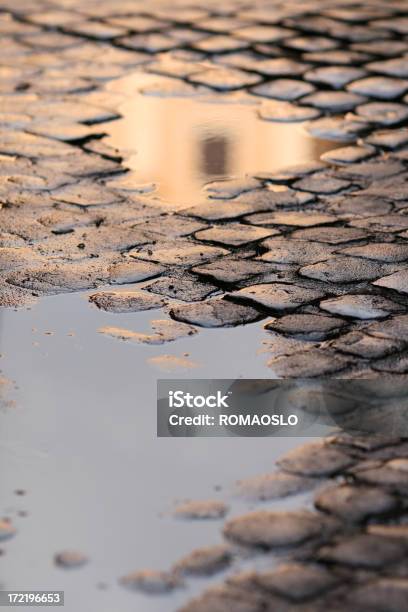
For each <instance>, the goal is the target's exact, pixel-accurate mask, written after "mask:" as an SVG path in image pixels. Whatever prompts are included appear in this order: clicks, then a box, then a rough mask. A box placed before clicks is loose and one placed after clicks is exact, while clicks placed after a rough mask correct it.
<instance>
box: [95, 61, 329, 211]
mask: <svg viewBox="0 0 408 612" xmlns="http://www.w3.org/2000/svg"><path fill="white" fill-rule="evenodd" d="M169 84H170V87H169ZM172 87H173V88H174V92H173V93H172V94H171V95H170V94H169V89H170V92H171V91H172ZM110 89H112V90H113V91H114V92H116V93H118V92H120V93H121V94H123V95H124V96H126V101H125V102H124V103H123V105H122V106H120V107H119V112H120V114H121V115H122V118H121V119H118V120H116V121H112V122H110V123H108V124H105V129H106V130H107V132H108V133H109V137H108V138H107V139H106V142H107V143H108V144H109V145H111V146H113V147H115V148H116V149H118V150H119V152H120V153H121V154H122V155H123V156H124V159H125V162H124V165H125V166H126V167H128V168H129V169H131V170H132V171H133V177H134V182H135V186H138V185H141V186H146V189H149V187H148V186H149V185H151V184H154V185H155V192H154V195H155V196H157V197H159V198H160V199H162V200H163V201H165V202H168V203H171V204H177V205H183V204H184V205H186V204H189V205H191V204H193V203H196V202H199V201H200V200H203V198H204V194H203V191H202V188H203V185H205V184H206V183H209V182H211V181H214V180H222V179H225V178H229V177H236V178H241V177H245V176H248V175H249V176H253V175H257V174H263V173H268V172H275V171H277V170H282V169H283V168H287V167H290V166H293V165H296V164H300V163H304V162H310V161H318V160H319V159H320V156H321V155H322V154H323V153H325V152H326V151H329V150H331V149H334V148H336V147H338V146H339V144H338V143H335V142H330V141H326V140H318V139H316V138H313V137H311V136H310V135H309V134H308V133H307V131H306V130H305V126H304V124H303V123H282V122H272V121H264V120H261V119H260V118H259V117H258V114H257V110H258V108H259V106H260V104H261V100H260V98H259V97H256V96H250V95H245V96H243V95H242V94H237V93H230V94H220V93H216V94H212V93H211V92H208V90H203V89H201V90H200V91H201V93H197V94H196V95H195V96H194V97H191V96H186V95H185V94H184V95H182V93H183V92H182V90H181V91H179V89H178V82H177V81H175V80H174V79H167V78H164V77H157V76H152V75H145V74H142V73H135V74H132V75H130V76H128V77H125V78H124V79H120V80H118V81H115V82H113V84H111V85H110ZM178 91H179V95H178V96H177V92H178ZM196 91H198V90H196ZM271 103H273V102H272V101H271ZM220 205H221V203H220Z"/></svg>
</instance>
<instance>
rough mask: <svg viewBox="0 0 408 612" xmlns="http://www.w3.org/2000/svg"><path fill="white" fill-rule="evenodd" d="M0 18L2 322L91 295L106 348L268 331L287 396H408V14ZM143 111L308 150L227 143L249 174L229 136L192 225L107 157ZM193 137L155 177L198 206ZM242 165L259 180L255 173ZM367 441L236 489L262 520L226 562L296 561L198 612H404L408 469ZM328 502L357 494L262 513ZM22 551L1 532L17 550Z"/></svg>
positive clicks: (193, 571) (237, 537)
mask: <svg viewBox="0 0 408 612" xmlns="http://www.w3.org/2000/svg"><path fill="white" fill-rule="evenodd" d="M0 9H1V15H0V32H1V35H2V37H3V38H4V44H3V57H2V65H1V66H0V161H1V164H0V175H1V176H0V200H1V202H0V204H1V206H0V226H1V228H0V306H1V307H2V308H18V307H26V306H30V305H32V304H33V303H34V302H35V301H36V300H38V299H41V298H42V297H45V296H49V295H58V294H61V293H70V292H82V291H88V292H89V293H90V295H87V299H88V300H89V302H90V304H89V307H92V306H93V308H94V314H95V317H97V316H98V312H97V309H101V310H103V311H105V312H107V313H112V317H114V318H115V322H113V321H112V325H111V326H110V327H105V328H99V330H98V331H99V332H100V333H102V334H105V335H108V336H112V337H114V338H116V339H121V340H124V341H130V342H132V341H134V342H137V343H142V344H146V345H154V344H164V343H167V342H176V341H177V340H178V339H180V338H186V339H188V338H189V336H195V335H196V333H197V331H198V328H200V327H234V326H237V325H246V324H254V325H258V326H264V327H263V329H262V334H264V342H263V344H262V346H261V347H260V348H261V349H262V353H261V354H262V358H263V359H264V361H265V364H266V365H267V367H268V368H269V372H270V375H271V376H272V377H274V376H276V377H283V378H290V377H305V378H320V377H327V378H331V377H341V378H353V379H355V380H356V379H364V378H366V379H370V381H372V380H375V379H381V380H387V381H388V383H387V385H388V384H389V386H390V388H392V389H394V391H395V389H398V388H399V386H401V385H402V386H403V384H404V382H405V379H406V374H407V373H408V365H407V355H406V352H407V347H408V322H407V317H406V315H405V314H404V313H405V310H406V307H407V299H408V298H407V294H408V263H407V262H408V243H407V237H408V215H407V207H406V201H407V197H408V188H407V185H408V167H407V164H408V131H407V127H406V123H407V121H408V98H407V92H408V63H407V53H408V41H407V34H408V28H407V19H408V5H407V2H406V1H405V0H404V1H402V2H387V3H386V2H384V1H383V0H373V1H372V2H370V3H369V5H368V4H367V3H364V2H357V3H353V4H352V5H351V4H349V3H346V4H345V3H341V2H336V1H334V2H333V1H328V0H327V1H326V0H325V1H324V2H322V3H319V4H317V3H313V2H312V3H310V2H309V3H306V4H305V3H303V4H302V3H301V2H297V1H294V2H292V3H290V5H287V6H286V5H285V4H284V3H277V2H272V3H269V2H266V1H265V2H264V1H262V2H260V3H258V4H257V5H256V7H249V6H248V5H247V4H245V3H244V2H241V1H240V0H234V1H232V2H228V3H227V5H225V6H221V5H220V3H218V4H216V3H212V2H211V3H210V6H207V5H204V4H202V3H200V2H199V1H198V0H195V2H193V3H191V2H184V1H182V2H180V6H179V3H177V6H176V7H175V6H173V5H168V4H167V5H166V3H164V4H162V3H160V5H159V4H156V3H153V4H152V6H148V7H147V6H146V3H142V2H140V1H139V0H136V1H135V2H131V3H129V2H124V3H116V4H114V3H112V2H110V1H109V0H106V1H102V2H92V3H90V4H88V5H87V6H86V7H84V6H83V4H81V3H80V2H79V1H78V0H71V1H69V2H62V1H61V2H59V1H57V2H55V3H54V4H53V6H52V7H51V5H49V4H47V3H44V2H42V1H40V2H39V3H34V2H32V1H30V0H24V2H20V3H12V2H11V1H9V0H4V1H2V2H0ZM126 75H133V76H135V75H136V82H137V83H139V85H137V86H134V87H133V86H132V87H133V88H132V87H130V89H129V86H128V85H126V82H127V81H126V78H127V76H126ZM163 75H165V76H167V77H169V78H168V79H167V80H165V81H164V80H163V78H164V77H163ZM146 76H149V77H152V78H153V79H155V80H154V81H149V82H147V81H146V82H145V81H144V80H143V79H145V77H146ZM122 77H124V78H123V81H122V80H121V79H122ZM127 88H128V89H127ZM136 90H137V91H136ZM135 93H137V96H140V97H143V98H145V99H147V98H148V99H149V100H151V101H152V104H154V101H155V100H156V101H157V100H161V101H162V102H163V100H164V105H165V107H166V108H167V107H170V105H171V104H172V103H173V102H174V101H175V100H176V101H178V102H180V101H181V100H184V101H188V102H191V103H192V104H193V103H196V102H197V101H198V100H200V103H201V102H203V100H204V99H205V100H207V102H208V107H212V106H217V107H218V102H220V103H221V102H222V104H220V105H221V106H224V108H226V109H227V110H226V112H225V114H224V116H223V119H222V121H223V122H224V123H225V121H227V119H226V117H228V121H229V119H230V118H233V117H234V116H235V113H238V109H239V108H242V107H245V108H247V109H249V110H248V112H250V113H252V115H251V116H253V118H254V124H251V129H250V131H251V133H252V134H254V133H255V131H256V130H255V129H254V126H257V130H258V128H259V132H263V131H265V130H266V129H267V127H268V126H271V125H272V126H275V127H276V126H277V125H279V126H281V127H283V128H286V127H288V126H289V128H290V130H292V127H293V126H295V127H296V130H298V131H290V132H285V134H284V135H283V133H281V134H280V135H279V136H277V137H276V138H275V139H272V140H271V141H268V143H267V146H266V149H265V151H263V150H262V146H261V144H260V143H261V142H264V141H262V139H261V140H260V141H259V142H257V144H256V147H255V148H251V147H252V144H253V141H250V140H246V139H244V140H242V141H241V142H239V143H235V141H234V142H233V150H234V152H235V153H238V152H239V153H241V149H242V150H244V152H245V154H246V155H247V157H246V158H245V160H244V161H243V162H242V164H241V165H239V164H238V165H237V166H234V172H233V171H232V170H231V168H232V166H231V165H230V162H231V159H232V157H233V156H232V155H231V142H230V141H229V133H230V132H229V128H228V129H225V130H221V132H220V133H218V132H216V133H215V134H214V133H212V132H211V130H210V132H209V137H208V138H206V137H204V138H201V136H200V138H201V140H200V143H201V145H202V150H200V153H199V155H198V157H199V159H198V161H197V164H198V166H199V167H200V173H201V174H200V176H199V181H200V190H201V191H200V194H199V195H197V197H196V196H194V197H190V195H189V196H188V197H187V198H186V199H187V201H184V202H182V201H177V197H176V198H175V197H169V198H166V197H163V195H162V191H160V189H161V188H162V185H161V184H160V181H162V182H165V181H164V180H163V179H162V178H160V177H159V176H157V177H156V176H154V177H149V180H141V178H140V174H139V170H140V169H138V167H137V164H138V162H140V166H141V167H142V166H143V163H144V161H145V157H144V153H143V151H139V150H138V141H137V138H135V142H134V143H133V142H132V151H131V152H130V151H129V150H128V149H129V147H126V146H124V147H123V150H121V149H117V148H115V146H112V144H111V143H110V141H109V138H107V137H106V136H105V135H106V134H110V131H111V129H112V125H113V124H114V123H116V121H115V120H116V119H119V120H120V118H121V117H122V113H123V112H124V111H123V108H124V105H125V104H128V103H129V101H132V100H133V97H134V96H135ZM178 102H177V103H178ZM163 108H164V107H163ZM231 109H233V110H231ZM201 111H202V107H201V110H200V112H201ZM217 112H218V111H217ZM136 114H137V113H135V115H136ZM199 114H200V113H199ZM200 116H201V115H200ZM236 116H237V117H238V119H237V123H240V118H239V114H237V115H236ZM184 117H187V113H186V115H184V114H183V118H184ZM143 121H144V120H143V119H142V122H143ZM228 121H227V125H230V124H229V123H228ZM305 121H306V122H307V124H304V122H305ZM186 122H187V120H186ZM171 123H172V121H171V120H167V124H168V125H170V124H171ZM203 123H204V124H205V123H206V120H204V121H203ZM242 123H244V122H242ZM182 124H184V121H181V122H180V121H179V122H178V123H177V134H176V139H175V140H174V139H173V140H172V141H171V146H170V148H169V149H167V150H165V149H159V150H153V153H152V155H153V156H154V157H155V158H160V159H161V160H162V161H161V164H162V166H164V167H166V168H167V167H168V168H169V170H168V171H169V174H174V175H175V176H176V178H175V180H176V181H178V183H179V184H183V185H185V186H186V191H187V184H186V176H183V177H181V178H180V177H179V176H178V175H176V171H175V169H174V168H175V166H173V165H172V162H173V160H174V159H180V164H181V165H184V166H187V165H188V164H187V160H191V159H192V158H194V157H195V153H196V151H197V149H194V150H193V149H191V150H187V149H186V151H187V153H186V157H185V158H184V157H183V151H181V149H178V148H177V147H176V144H178V143H180V142H183V143H185V142H187V140H188V139H187V136H186V135H185V134H184V133H183V131H182V128H183V125H182ZM291 124H293V125H292V126H291ZM158 125H159V122H158V121H157V116H156V120H155V126H154V127H155V128H156V127H157V126H158ZM143 127H144V126H143ZM204 127H205V126H204ZM149 129H150V128H149ZM158 130H159V136H160V138H159V140H165V138H162V136H163V131H164V130H163V128H162V127H160V125H159V127H158ZM130 131H132V133H133V128H132V130H130ZM152 131H153V130H152ZM193 131H194V130H193ZM147 132H149V130H147ZM204 132H205V130H204ZM135 133H137V134H138V135H139V136H140V134H141V130H140V128H136V131H135ZM256 133H258V132H256ZM300 134H303V136H302V137H301V136H300ZM149 136H150V132H149ZM207 136H208V134H207ZM292 138H293V143H294V144H293V151H300V150H303V147H306V150H307V151H306V154H305V159H296V163H294V164H293V167H290V168H287V165H288V164H287V163H286V162H285V164H283V162H282V166H277V165H276V164H277V160H276V158H278V161H279V160H280V157H281V156H282V158H283V157H284V158H285V160H286V159H287V156H285V155H284V147H283V145H284V144H286V143H290V142H291V139H292ZM150 140H151V142H153V141H154V138H153V137H152V138H151V139H150ZM328 141H329V142H328ZM322 142H325V144H322ZM271 143H272V144H271ZM306 143H308V145H306ZM133 149H135V150H133ZM261 150H262V151H263V152H262V153H261V156H260V158H257V157H256V154H255V152H256V151H261ZM162 153H163V155H162ZM132 155H133V156H134V158H135V160H136V161H135V162H134V163H135V166H134V165H132V163H133V162H132V163H131V162H130V159H131V157H132ZM248 158H250V159H251V160H254V159H255V158H256V160H257V163H258V161H259V163H261V165H262V167H259V168H255V167H253V166H250V167H249V166H248V163H249V162H248ZM272 158H273V160H272ZM265 159H266V160H267V161H268V164H269V160H271V161H270V164H269V166H268V164H266V165H265V163H264V160H265ZM251 163H252V162H251ZM135 168H136V169H135ZM187 178H188V177H187ZM120 285H126V288H125V287H123V288H122V287H118V286H120ZM55 299H59V298H55ZM150 309H152V310H153V309H161V310H163V309H164V310H165V313H164V314H162V313H160V315H159V314H157V316H156V314H155V315H154V320H152V321H151V322H150V324H149V325H148V326H147V327H146V328H144V329H138V328H137V329H136V328H133V327H131V326H130V325H129V324H126V325H124V324H123V323H122V321H121V314H122V315H125V314H126V313H135V312H138V311H141V310H150ZM168 314H169V315H170V319H165V318H163V317H164V316H167V315H168ZM266 317H269V319H268V321H266V324H265V321H263V322H261V320H263V319H265V318H266ZM271 317H272V320H271ZM116 319H117V323H116ZM96 329H97V328H96ZM201 333H204V332H203V330H201ZM215 333H217V332H215ZM106 341H107V342H108V340H106ZM252 357H253V356H252V355H249V356H248V359H252ZM149 364H150V365H152V366H156V367H160V368H162V369H164V370H166V369H167V370H168V371H175V370H174V368H177V367H179V366H180V367H183V368H191V367H195V365H196V364H195V362H194V361H193V360H189V359H188V358H187V356H183V357H176V356H174V355H160V356H159V357H150V358H149ZM387 389H388V387H387ZM341 406H342V404H341V403H340V404H339V411H340V410H341ZM367 440H368V441H367ZM367 440H366V441H363V442H361V444H360V445H359V444H358V443H357V441H356V439H354V442H351V441H350V440H348V441H347V440H346V441H345V440H344V439H342V440H337V441H336V439H334V440H330V441H324V442H321V443H313V444H311V445H308V446H306V447H301V448H297V449H296V450H295V451H292V452H291V453H288V454H287V455H286V456H284V457H282V458H281V460H280V461H279V462H278V465H279V470H278V471H277V472H271V473H267V474H264V475H261V476H255V477H253V478H248V479H246V480H243V481H241V482H240V484H239V485H238V487H237V488H238V495H239V496H241V498H242V499H244V498H245V499H250V500H251V503H253V504H254V505H255V508H254V509H253V511H251V512H247V513H246V514H243V515H238V516H235V515H234V516H233V518H232V519H230V520H229V521H227V522H226V523H225V526H224V528H223V533H224V535H225V536H226V538H227V539H228V541H229V542H232V543H233V545H234V546H235V545H237V544H238V545H239V546H244V547H245V548H250V549H255V550H257V549H259V548H260V549H262V550H264V549H267V550H270V549H273V550H275V548H279V549H282V548H283V549H285V550H286V549H291V550H292V551H293V550H295V551H297V552H296V554H298V555H301V557H302V558H301V559H299V558H296V559H289V560H288V561H285V564H282V566H281V567H279V566H278V567H277V568H276V569H275V568H270V569H268V570H267V571H266V572H265V571H260V570H259V571H258V570H254V571H253V572H249V573H241V574H239V573H238V574H235V573H232V575H231V576H230V577H227V578H225V577H224V578H223V580H224V582H222V583H221V584H220V586H219V587H217V588H215V589H214V588H213V589H212V590H207V591H205V592H204V594H203V595H202V596H200V597H199V598H198V599H196V600H194V601H193V602H191V603H187V604H186V605H185V606H184V608H183V609H184V611H185V612H187V611H189V610H194V612H214V611H215V610H219V611H220V612H223V611H224V610H225V611H226V610H228V611H229V610H231V609H233V610H236V612H259V611H260V610H267V609H277V610H283V611H284V610H291V609H293V602H294V601H296V607H297V608H298V607H299V609H304V610H307V612H319V611H320V610H333V611H337V610H345V609H350V610H351V609H352V610H356V612H359V611H360V610H362V611H367V610H370V612H372V611H374V612H375V611H379V612H384V610H387V611H390V612H394V611H395V612H401V611H402V610H405V609H407V608H408V579H407V576H408V572H407V569H406V564H405V562H403V561H402V560H403V559H404V556H406V551H407V546H406V542H405V540H406V537H405V535H404V534H403V532H404V530H405V524H406V496H407V493H408V479H407V471H406V460H407V450H406V446H404V445H403V441H402V440H398V439H397V440H396V441H394V442H393V443H390V442H387V441H385V442H384V444H383V446H381V447H379V448H377V447H376V445H375V444H374V442H373V438H369V439H367ZM370 441H371V442H370ZM330 479H333V480H334V479H339V480H340V482H339V481H335V482H331V484H330V487H329V488H325V489H323V490H322V491H320V489H319V490H318V491H317V492H316V496H315V498H314V499H315V502H314V507H313V509H312V510H309V511H306V510H299V509H297V510H295V511H284V510H283V511H275V510H271V509H266V510H265V509H261V510H260V509H259V508H257V504H258V503H261V502H264V501H266V500H270V501H272V500H276V499H281V498H283V497H289V496H292V495H296V494H297V493H300V492H306V491H310V490H311V489H312V488H315V486H316V487H320V485H321V484H322V481H326V480H330ZM186 494H188V492H186ZM217 503H220V502H217ZM189 504H190V505H189ZM189 504H188V503H186V504H185V505H184V514H186V516H188V517H189V518H217V519H222V518H223V517H224V514H225V512H226V506H222V504H221V506H222V507H221V509H220V508H219V507H218V509H217V506H213V505H211V504H210V505H208V506H205V503H204V505H203V502H201V506H200V504H199V503H198V502H189ZM309 507H310V504H309ZM368 523H369V524H368ZM15 535H16V529H15V527H14V526H13V524H12V523H11V522H10V521H9V520H8V519H7V517H5V518H4V519H1V520H0V541H1V542H3V541H5V542H6V541H7V542H8V540H9V539H10V540H12V539H13V537H14V536H15ZM396 535H398V537H396ZM239 546H238V549H239ZM240 554H241V553H237V560H236V559H235V557H234V563H235V562H236V563H237V567H238V568H239V569H241V568H240V563H241V561H242V558H241V556H240ZM234 555H235V552H234ZM81 559H83V557H82V554H81V553H75V552H72V551H71V552H70V551H66V552H62V553H57V557H56V558H55V562H56V563H57V565H58V566H61V567H62V566H64V567H68V566H72V567H73V566H76V565H82V562H81ZM231 560H232V553H230V549H229V547H228V546H227V547H224V545H223V544H222V545H220V546H219V547H217V546H215V547H209V548H207V549H199V550H196V551H193V552H192V553H191V555H187V556H185V557H184V558H183V559H181V560H180V561H179V562H178V563H177V562H176V561H175V566H174V568H172V569H171V570H169V571H158V570H149V571H136V572H134V573H130V574H127V575H125V577H124V578H122V579H121V580H120V582H121V584H122V585H123V586H126V587H129V588H131V589H135V590H138V591H141V592H144V593H149V594H152V593H162V594H165V593H169V592H171V591H173V590H174V589H175V588H176V587H178V586H179V584H180V580H179V574H183V575H185V576H186V577H187V576H189V575H202V574H203V575H211V574H212V573H216V572H217V571H219V570H220V571H221V569H225V568H226V567H227V566H228V565H229V564H230V562H231ZM243 565H244V564H243ZM130 569H132V568H130ZM366 570H368V571H369V573H367V572H366ZM233 572H235V567H234V569H233ZM205 588H206V586H205V584H204V583H203V589H205ZM164 607H166V606H165V605H164Z"/></svg>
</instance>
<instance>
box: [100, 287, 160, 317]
mask: <svg viewBox="0 0 408 612" xmlns="http://www.w3.org/2000/svg"><path fill="white" fill-rule="evenodd" d="M89 301H90V302H92V303H93V304H95V305H96V306H97V307H98V308H100V309H101V310H105V311H106V312H117V313H120V312H138V311H141V310H150V309H151V308H160V306H163V305H164V304H166V301H165V300H164V299H162V298H159V297H158V296H155V295H152V294H149V293H146V292H144V291H101V292H99V293H94V294H93V295H91V296H90V297H89Z"/></svg>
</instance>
